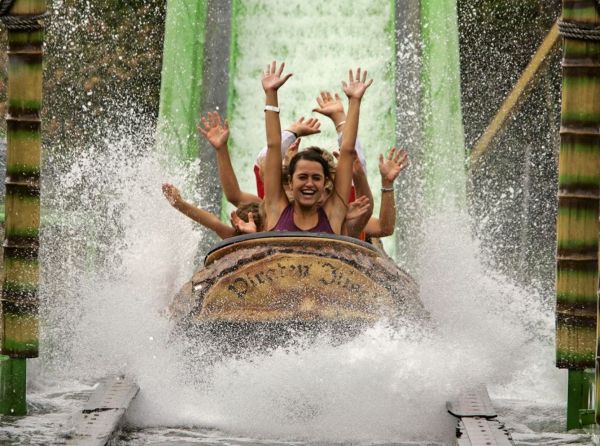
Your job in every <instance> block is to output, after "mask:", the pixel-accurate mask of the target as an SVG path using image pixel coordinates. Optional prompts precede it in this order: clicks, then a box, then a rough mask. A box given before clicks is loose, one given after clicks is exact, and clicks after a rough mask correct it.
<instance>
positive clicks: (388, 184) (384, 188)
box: [365, 148, 410, 237]
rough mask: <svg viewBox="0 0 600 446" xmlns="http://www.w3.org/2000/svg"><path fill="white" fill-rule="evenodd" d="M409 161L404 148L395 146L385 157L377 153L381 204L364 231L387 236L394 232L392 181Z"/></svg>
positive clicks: (371, 234)
mask: <svg viewBox="0 0 600 446" xmlns="http://www.w3.org/2000/svg"><path fill="white" fill-rule="evenodd" d="M409 164H410V161H409V159H408V153H407V152H406V150H404V149H400V150H397V149H395V148H393V149H391V150H390V151H389V152H388V155H387V157H385V158H384V157H383V155H379V173H380V174H381V205H380V207H379V218H378V219H377V218H371V219H370V220H369V222H368V224H367V226H366V228H365V232H366V233H367V234H369V235H370V236H372V237H387V236H389V235H392V234H393V233H394V229H395V227H396V200H395V197H394V181H395V180H396V178H398V175H400V173H401V172H402V171H403V170H404V169H406V168H407V167H408V165H409Z"/></svg>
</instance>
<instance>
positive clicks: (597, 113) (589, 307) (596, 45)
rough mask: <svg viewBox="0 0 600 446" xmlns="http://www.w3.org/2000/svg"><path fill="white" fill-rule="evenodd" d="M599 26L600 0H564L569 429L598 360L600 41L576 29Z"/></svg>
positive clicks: (561, 343) (562, 178)
mask: <svg viewBox="0 0 600 446" xmlns="http://www.w3.org/2000/svg"><path fill="white" fill-rule="evenodd" d="M598 25H600V17H599V10H598V4H597V2H596V0H563V12H562V25H561V32H562V34H563V37H564V45H563V64H562V65H563V82H562V110H561V143H560V157H559V195H558V196H559V207H558V221H557V277H556V363H557V366H558V367H561V368H568V369H569V395H570V396H569V407H568V408H567V412H568V413H567V427H568V428H569V429H571V428H575V427H579V424H580V423H579V411H580V409H586V408H587V404H588V398H587V395H585V393H586V389H587V388H588V387H587V383H586V382H585V380H584V379H581V376H583V369H585V368H589V367H594V364H595V358H596V357H597V349H596V341H597V333H596V327H597V315H598V310H597V305H598V295H597V291H598V290H597V286H598V229H599V225H598V200H599V198H600V132H599V128H600V41H598V40H591V39H589V38H588V37H586V36H585V33H579V34H578V33H576V32H569V28H573V27H575V28H576V27H580V28H582V29H589V28H590V27H594V26H598ZM565 30H567V32H566V33H565ZM571 395H575V396H577V395H579V396H578V397H577V398H574V399H571ZM572 401H577V403H572ZM576 405H579V407H574V406H576Z"/></svg>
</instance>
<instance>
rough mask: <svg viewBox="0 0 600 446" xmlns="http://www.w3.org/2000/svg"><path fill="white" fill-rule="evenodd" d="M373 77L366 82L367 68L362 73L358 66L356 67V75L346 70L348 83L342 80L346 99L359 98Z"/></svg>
mask: <svg viewBox="0 0 600 446" xmlns="http://www.w3.org/2000/svg"><path fill="white" fill-rule="evenodd" d="M372 83H373V79H370V80H369V81H368V82H367V70H365V71H364V72H363V73H362V79H361V71H360V67H359V68H357V69H356V76H354V75H353V74H352V70H349V71H348V83H346V82H344V81H342V88H343V89H344V93H346V96H348V99H361V98H362V97H363V95H364V94H365V91H366V90H367V88H369V87H370V86H371V84H372Z"/></svg>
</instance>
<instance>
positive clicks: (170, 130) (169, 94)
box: [158, 0, 207, 161]
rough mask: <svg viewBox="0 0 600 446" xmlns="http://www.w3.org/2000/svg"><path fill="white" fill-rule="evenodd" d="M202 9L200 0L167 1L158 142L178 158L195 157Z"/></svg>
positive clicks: (203, 26) (204, 10) (201, 54)
mask: <svg viewBox="0 0 600 446" xmlns="http://www.w3.org/2000/svg"><path fill="white" fill-rule="evenodd" d="M206 11H207V2H206V1H202V0H200V1H199V0H170V1H168V2H167V18H166V23H165V38H164V50H163V67H162V74H161V89H160V110H159V119H158V141H159V145H160V146H161V150H163V151H165V152H167V153H169V154H172V155H173V156H175V157H176V158H177V159H180V160H182V161H191V160H194V159H196V158H197V156H198V141H197V136H196V123H197V121H198V114H199V112H200V100H201V97H202V77H203V69H204V40H205V33H204V30H205V24H206Z"/></svg>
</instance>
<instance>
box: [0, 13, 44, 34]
mask: <svg viewBox="0 0 600 446" xmlns="http://www.w3.org/2000/svg"><path fill="white" fill-rule="evenodd" d="M48 15H49V14H48V13H47V12H45V13H43V14H38V15H21V16H18V15H5V16H2V17H0V20H2V23H4V25H5V26H6V28H7V29H9V30H12V31H36V30H38V29H42V28H43V27H44V24H43V23H42V22H41V20H43V19H45V18H46V17H48Z"/></svg>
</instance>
